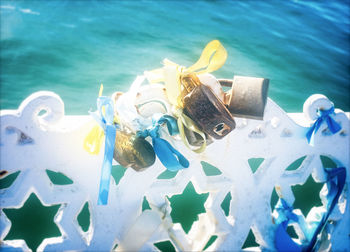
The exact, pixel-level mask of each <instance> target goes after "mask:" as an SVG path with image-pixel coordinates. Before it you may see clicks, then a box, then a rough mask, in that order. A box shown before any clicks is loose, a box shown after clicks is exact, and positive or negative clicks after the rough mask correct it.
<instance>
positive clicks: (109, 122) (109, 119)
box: [90, 96, 117, 205]
mask: <svg viewBox="0 0 350 252" xmlns="http://www.w3.org/2000/svg"><path fill="white" fill-rule="evenodd" d="M103 108H104V109H103ZM103 110H104V113H103ZM90 114H91V116H92V117H93V118H94V119H95V120H96V121H97V123H98V124H99V125H100V126H101V127H102V128H103V130H104V132H105V136H106V140H105V153H104V157H103V163H102V170H101V178H100V188H99V193H98V201H97V204H98V205H106V204H107V201H108V192H109V184H110V178H111V170H112V161H113V152H114V144H115V136H116V131H117V126H116V125H114V124H113V120H114V103H113V100H112V99H111V98H109V97H106V96H100V97H98V98H97V111H96V112H94V113H90Z"/></svg>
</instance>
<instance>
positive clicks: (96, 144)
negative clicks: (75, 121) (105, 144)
mask: <svg viewBox="0 0 350 252" xmlns="http://www.w3.org/2000/svg"><path fill="white" fill-rule="evenodd" d="M103 135H104V132H103V130H102V129H101V127H100V126H98V125H96V126H94V127H93V128H92V129H91V130H90V132H89V134H88V135H87V136H86V137H85V139H84V149H85V150H86V151H87V152H89V153H90V154H94V155H97V154H98V153H99V152H100V149H101V142H102V137H103Z"/></svg>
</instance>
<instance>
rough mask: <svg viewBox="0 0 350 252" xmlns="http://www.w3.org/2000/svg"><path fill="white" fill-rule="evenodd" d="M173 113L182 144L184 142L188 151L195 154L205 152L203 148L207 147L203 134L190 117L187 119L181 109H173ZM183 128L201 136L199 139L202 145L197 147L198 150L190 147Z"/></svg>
mask: <svg viewBox="0 0 350 252" xmlns="http://www.w3.org/2000/svg"><path fill="white" fill-rule="evenodd" d="M173 113H174V115H175V116H176V117H177V126H178V127H179V135H180V137H181V140H182V142H184V144H185V145H186V146H187V147H188V148H189V149H191V150H192V151H194V152H196V153H201V152H203V151H204V150H205V148H206V147H207V142H206V138H205V134H204V133H203V132H202V131H201V130H200V129H199V128H198V127H197V125H196V124H195V122H194V121H193V120H192V119H191V118H190V117H188V116H187V115H186V114H184V113H183V112H182V109H180V108H175V107H174V109H173ZM185 127H186V128H187V129H189V130H191V131H193V132H196V133H198V134H199V135H200V136H201V138H202V139H203V143H202V145H201V146H199V147H198V148H194V146H191V145H190V143H189V142H188V139H187V136H186V133H185Z"/></svg>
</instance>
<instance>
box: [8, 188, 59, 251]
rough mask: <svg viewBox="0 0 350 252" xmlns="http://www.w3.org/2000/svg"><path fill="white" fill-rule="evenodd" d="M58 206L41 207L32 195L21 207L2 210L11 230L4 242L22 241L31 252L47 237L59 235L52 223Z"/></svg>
mask: <svg viewBox="0 0 350 252" xmlns="http://www.w3.org/2000/svg"><path fill="white" fill-rule="evenodd" d="M59 207H60V205H53V206H49V207H46V206H43V204H42V203H41V202H40V200H39V199H38V197H37V196H36V195H35V194H34V193H32V194H31V195H30V196H29V198H28V199H27V201H26V202H25V203H24V205H23V207H21V208H19V209H3V211H4V212H5V214H6V216H7V218H8V219H9V220H10V221H11V223H12V225H11V229H10V231H9V233H8V234H7V236H6V237H5V240H17V239H21V240H22V239H23V240H25V241H26V243H27V246H28V247H29V248H31V249H32V250H33V251H35V250H36V249H37V247H38V246H39V245H40V243H41V242H42V241H43V240H44V239H45V238H48V237H58V236H60V235H61V233H60V231H59V229H58V227H57V225H56V224H54V222H53V218H54V216H55V215H56V213H57V211H58V209H59Z"/></svg>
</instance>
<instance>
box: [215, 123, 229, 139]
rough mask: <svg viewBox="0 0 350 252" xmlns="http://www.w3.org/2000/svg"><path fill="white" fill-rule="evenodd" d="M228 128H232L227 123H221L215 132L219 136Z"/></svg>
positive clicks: (216, 126)
mask: <svg viewBox="0 0 350 252" xmlns="http://www.w3.org/2000/svg"><path fill="white" fill-rule="evenodd" d="M227 130H230V127H229V126H228V125H227V124H226V123H219V124H217V125H215V127H214V132H215V133H216V134H218V135H219V136H224V135H225V134H226V132H227Z"/></svg>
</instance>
